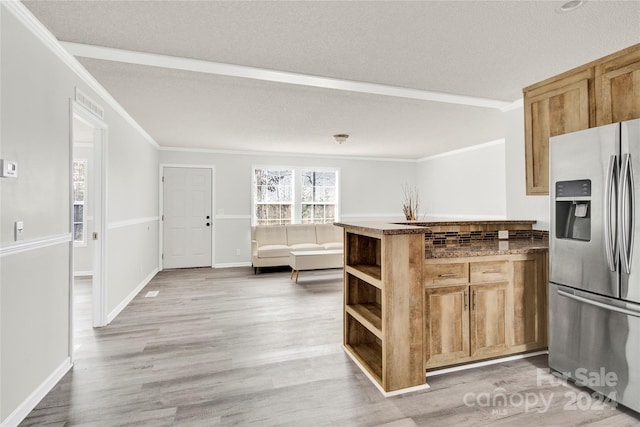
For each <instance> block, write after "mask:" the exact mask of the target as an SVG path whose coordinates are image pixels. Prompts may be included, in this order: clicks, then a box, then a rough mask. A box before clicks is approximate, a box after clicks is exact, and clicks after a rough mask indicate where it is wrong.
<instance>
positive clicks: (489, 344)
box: [470, 282, 509, 357]
mask: <svg viewBox="0 0 640 427" xmlns="http://www.w3.org/2000/svg"><path fill="white" fill-rule="evenodd" d="M508 288H509V283H508V282H501V283H493V284H484V285H472V286H471V295H470V298H471V316H470V317H471V326H470V335H471V337H470V338H471V356H472V357H477V356H482V357H491V356H500V355H502V354H504V353H505V350H506V349H507V335H506V330H507V324H506V322H507V317H508V314H507V292H508Z"/></svg>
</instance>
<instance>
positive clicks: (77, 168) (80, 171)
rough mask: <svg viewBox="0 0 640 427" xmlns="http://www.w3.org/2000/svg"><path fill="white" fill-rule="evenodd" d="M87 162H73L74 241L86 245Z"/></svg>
mask: <svg viewBox="0 0 640 427" xmlns="http://www.w3.org/2000/svg"><path fill="white" fill-rule="evenodd" d="M86 182H87V161H86V160H74V161H73V241H74V242H78V243H85V242H86V240H85V229H86V226H85V225H86V219H85V215H84V214H85V212H84V202H85V200H86V196H85V191H86Z"/></svg>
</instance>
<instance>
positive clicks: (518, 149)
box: [504, 107, 549, 230]
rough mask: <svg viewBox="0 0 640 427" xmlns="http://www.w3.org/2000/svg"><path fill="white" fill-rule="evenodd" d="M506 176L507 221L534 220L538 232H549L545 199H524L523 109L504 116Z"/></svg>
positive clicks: (542, 197)
mask: <svg viewBox="0 0 640 427" xmlns="http://www.w3.org/2000/svg"><path fill="white" fill-rule="evenodd" d="M504 120H505V140H506V146H505V149H506V173H507V217H508V218H509V219H535V220H537V221H538V222H537V223H536V224H535V225H534V226H533V227H534V228H535V229H538V230H549V196H527V194H526V182H525V177H526V164H525V157H524V110H523V107H520V108H516V109H513V110H511V111H508V112H506V113H504Z"/></svg>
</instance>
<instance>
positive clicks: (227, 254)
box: [160, 151, 417, 266]
mask: <svg viewBox="0 0 640 427" xmlns="http://www.w3.org/2000/svg"><path fill="white" fill-rule="evenodd" d="M160 163H161V164H166V165H208V166H210V165H212V166H214V167H215V181H216V186H215V199H214V200H215V201H214V206H215V212H216V215H215V218H214V219H215V222H214V226H215V263H216V266H230V265H247V264H250V263H251V233H250V227H251V171H252V167H253V166H260V165H262V166H292V167H298V168H299V167H306V166H316V167H321V166H326V167H335V168H339V169H340V178H341V209H340V211H341V215H342V216H341V219H342V220H344V221H355V220H372V219H391V220H401V219H403V216H402V185H403V184H404V183H414V182H415V181H416V178H417V175H416V169H417V165H416V163H415V162H399V161H373V160H353V159H340V158H318V157H303V156H278V155H270V154H263V155H259V154H255V155H252V154H216V153H206V152H185V151H161V152H160ZM237 249H239V250H240V255H236V250H237Z"/></svg>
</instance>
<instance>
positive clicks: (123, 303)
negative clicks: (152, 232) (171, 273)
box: [2, 267, 160, 427]
mask: <svg viewBox="0 0 640 427" xmlns="http://www.w3.org/2000/svg"><path fill="white" fill-rule="evenodd" d="M159 271H160V268H158V267H156V268H154V269H153V271H152V272H151V273H149V275H148V276H147V277H145V278H144V279H143V280H142V282H140V284H138V286H136V288H135V289H134V290H133V291H131V293H130V294H129V295H127V296H126V297H125V298H124V299H123V300H122V301H121V302H120V304H118V305H117V307H116V308H114V309H113V311H111V313H109V315H108V317H107V325H108V324H109V323H111V322H112V321H113V319H115V318H116V317H117V316H118V314H120V312H122V310H124V309H125V307H126V306H128V305H129V303H130V302H131V301H133V299H134V298H135V297H136V295H138V294H139V293H140V291H141V290H142V289H144V287H145V286H147V284H148V283H149V282H150V281H151V279H153V278H154V277H155V275H156V274H158V272H159ZM2 427H4V426H2Z"/></svg>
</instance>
